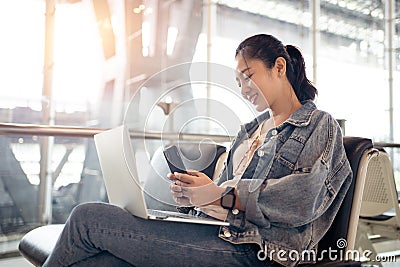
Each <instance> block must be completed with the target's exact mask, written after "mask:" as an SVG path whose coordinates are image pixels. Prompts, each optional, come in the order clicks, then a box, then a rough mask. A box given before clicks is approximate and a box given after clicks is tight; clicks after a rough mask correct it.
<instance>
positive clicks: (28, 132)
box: [0, 123, 233, 143]
mask: <svg viewBox="0 0 400 267" xmlns="http://www.w3.org/2000/svg"><path fill="white" fill-rule="evenodd" d="M106 130H108V129H107V128H82V127H74V126H55V125H35V124H15V123H0V135H25V136H66V137H83V138H92V137H93V136H94V135H95V134H98V133H101V132H103V131H106ZM130 136H131V138H134V139H142V138H145V139H153V140H161V139H165V140H176V139H177V138H178V139H179V140H183V141H202V140H204V139H205V138H207V139H210V140H213V141H214V142H217V143H223V142H230V141H231V140H232V138H233V136H227V135H213V134H191V133H165V132H159V131H146V132H140V131H130Z"/></svg>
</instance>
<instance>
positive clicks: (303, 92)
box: [235, 34, 317, 102]
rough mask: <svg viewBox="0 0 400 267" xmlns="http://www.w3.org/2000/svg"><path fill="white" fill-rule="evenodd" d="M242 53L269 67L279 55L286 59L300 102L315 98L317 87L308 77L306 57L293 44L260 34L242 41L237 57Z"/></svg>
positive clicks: (288, 71)
mask: <svg viewBox="0 0 400 267" xmlns="http://www.w3.org/2000/svg"><path fill="white" fill-rule="evenodd" d="M238 54H241V55H243V56H244V57H245V59H246V58H249V59H259V60H261V61H263V62H264V64H265V66H266V67H267V68H270V69H271V68H272V67H273V66H274V65H275V61H276V59H277V58H278V57H283V58H284V59H285V60H286V76H287V77H288V80H289V82H290V84H291V85H292V87H293V89H294V92H295V94H296V96H297V98H298V99H299V101H300V102H303V101H305V100H309V99H311V100H314V98H315V95H316V94H317V88H315V86H314V85H313V84H312V83H311V82H310V81H309V80H308V79H307V76H306V70H305V63H304V58H303V56H302V54H301V52H300V50H299V49H298V48H297V47H295V46H293V45H286V46H284V45H283V44H282V42H281V41H279V40H278V39H277V38H275V37H274V36H272V35H267V34H258V35H254V36H251V37H249V38H247V39H245V40H244V41H243V42H241V43H240V44H239V46H238V48H237V49H236V54H235V57H236V56H237V55H238Z"/></svg>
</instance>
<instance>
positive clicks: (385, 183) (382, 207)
mask: <svg viewBox="0 0 400 267" xmlns="http://www.w3.org/2000/svg"><path fill="white" fill-rule="evenodd" d="M359 228H360V230H359V233H358V237H357V239H358V244H359V246H360V247H361V248H362V249H364V250H365V249H368V250H370V251H371V252H372V255H371V256H376V251H375V249H374V247H373V246H372V243H373V240H372V239H370V236H379V237H385V238H388V239H400V231H399V229H400V209H399V201H398V193H397V189H396V184H395V180H394V175H393V167H392V164H391V162H390V159H389V156H388V154H387V153H386V151H385V150H384V149H380V151H379V155H378V156H377V157H375V158H374V159H372V161H371V163H370V165H369V166H368V170H367V177H366V181H365V189H364V195H363V198H362V204H361V211H360V221H359ZM378 240H379V239H378Z"/></svg>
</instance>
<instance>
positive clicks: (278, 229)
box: [219, 101, 352, 266]
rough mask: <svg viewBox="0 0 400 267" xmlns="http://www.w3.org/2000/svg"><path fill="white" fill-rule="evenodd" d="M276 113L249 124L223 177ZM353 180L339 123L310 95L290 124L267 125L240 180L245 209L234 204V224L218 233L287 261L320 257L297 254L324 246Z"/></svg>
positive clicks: (225, 177)
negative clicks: (247, 141)
mask: <svg viewBox="0 0 400 267" xmlns="http://www.w3.org/2000/svg"><path fill="white" fill-rule="evenodd" d="M269 117H270V115H269V113H268V112H266V113H263V114H261V115H260V116H259V117H258V118H256V119H255V120H253V121H251V122H250V123H248V124H245V125H243V126H242V128H241V130H240V132H239V133H238V135H237V137H236V139H235V140H234V142H232V146H231V149H230V152H229V155H228V158H227V161H226V163H225V166H224V169H223V171H222V172H221V175H220V178H219V184H221V183H222V182H224V181H226V180H229V179H232V154H233V153H234V151H235V149H236V148H237V146H238V145H240V143H242V141H243V140H244V139H246V138H248V136H251V134H252V133H253V132H254V131H255V130H256V129H257V127H258V125H259V123H260V122H261V121H263V120H265V119H268V118H269ZM351 179H352V172H351V168H350V164H349V162H348V160H347V157H346V154H345V150H344V147H343V138H342V134H341V129H340V127H339V125H338V123H337V122H336V121H335V120H334V119H333V118H332V116H331V115H329V114H328V113H326V112H323V111H320V110H318V109H317V108H316V106H315V105H314V103H313V102H312V101H306V102H304V103H303V105H302V107H300V108H299V109H298V110H297V111H296V112H295V113H293V114H292V115H291V116H290V118H289V119H288V120H286V121H285V122H284V123H283V124H281V125H279V126H277V127H275V128H273V129H270V130H269V131H268V133H267V136H266V139H265V141H264V143H263V145H261V147H260V148H259V149H258V150H257V151H256V152H255V153H254V156H253V159H252V160H251V162H250V164H249V166H248V168H247V170H246V171H245V173H244V174H243V176H242V178H241V179H240V180H239V181H238V183H237V185H236V189H237V192H238V197H239V199H240V202H241V204H242V206H243V207H244V209H245V211H240V212H239V213H237V210H233V212H232V211H229V213H228V217H227V221H228V222H229V223H230V226H223V227H221V228H220V232H219V237H220V238H222V239H224V240H226V241H229V242H231V243H234V244H239V243H256V244H258V245H259V246H260V248H261V250H262V251H263V252H264V253H265V254H264V255H267V256H268V257H271V260H274V261H276V262H278V263H280V264H282V265H285V266H295V265H296V264H299V263H307V262H315V258H311V259H307V258H306V257H304V258H303V257H296V255H300V256H301V255H302V252H303V251H309V252H310V251H313V252H315V251H316V250H317V244H318V242H319V241H320V240H321V238H322V237H323V236H324V234H325V233H326V231H327V230H328V229H329V227H330V225H331V223H332V221H333V219H334V217H335V215H336V213H337V211H338V209H339V207H340V203H341V202H342V201H343V199H344V197H345V194H346V192H347V189H348V187H349V185H350V183H351ZM296 253H298V254H296ZM289 256H291V257H289Z"/></svg>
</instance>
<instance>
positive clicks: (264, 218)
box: [237, 119, 352, 227]
mask: <svg viewBox="0 0 400 267" xmlns="http://www.w3.org/2000/svg"><path fill="white" fill-rule="evenodd" d="M332 120H333V119H332ZM329 121H330V119H328V122H329ZM319 126H321V125H319ZM325 126H328V127H331V129H327V128H323V129H324V130H323V131H315V132H314V133H313V134H318V135H324V136H318V137H317V138H318V139H319V140H318V141H319V143H324V144H326V145H325V147H323V151H322V153H321V155H319V156H318V157H317V158H316V159H310V160H309V161H310V162H308V163H307V164H309V166H312V168H310V169H308V171H306V172H300V173H293V174H290V175H287V176H284V177H279V178H270V179H267V180H265V181H264V184H263V186H261V187H260V188H259V189H258V190H255V191H254V192H251V193H250V192H249V190H248V188H249V184H250V183H251V179H242V180H241V181H239V183H238V184H237V191H238V196H239V199H240V201H241V202H242V205H243V206H244V207H245V209H246V212H245V213H246V214H245V217H246V220H247V221H250V222H252V223H254V224H256V225H259V226H262V227H268V226H269V225H270V224H275V225H279V226H281V227H298V226H302V225H305V224H307V223H309V222H311V221H313V220H315V219H317V218H318V217H320V216H321V215H322V214H324V212H325V211H326V210H327V209H328V208H329V207H330V205H331V204H332V203H333V201H334V200H335V198H337V196H338V192H339V191H340V190H341V189H345V191H347V188H348V186H349V184H350V181H351V179H352V173H351V169H350V165H349V162H348V160H347V157H346V154H345V150H344V147H343V139H342V135H341V131H340V128H339V126H337V125H336V124H335V122H334V121H330V122H329V123H327V125H325ZM321 138H322V141H323V142H321ZM323 139H326V141H325V140H323ZM313 146H314V147H313ZM309 149H314V150H315V137H314V138H309V139H308V141H307V142H306V144H305V147H304V149H303V151H302V154H301V155H300V158H302V160H303V161H304V158H305V159H306V160H305V161H307V157H308V152H307V151H308V150H309ZM306 169H307V168H306ZM342 186H343V187H347V188H342ZM344 195H345V194H341V195H340V196H339V198H341V199H337V200H338V201H340V202H341V201H342V200H343V198H344Z"/></svg>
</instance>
